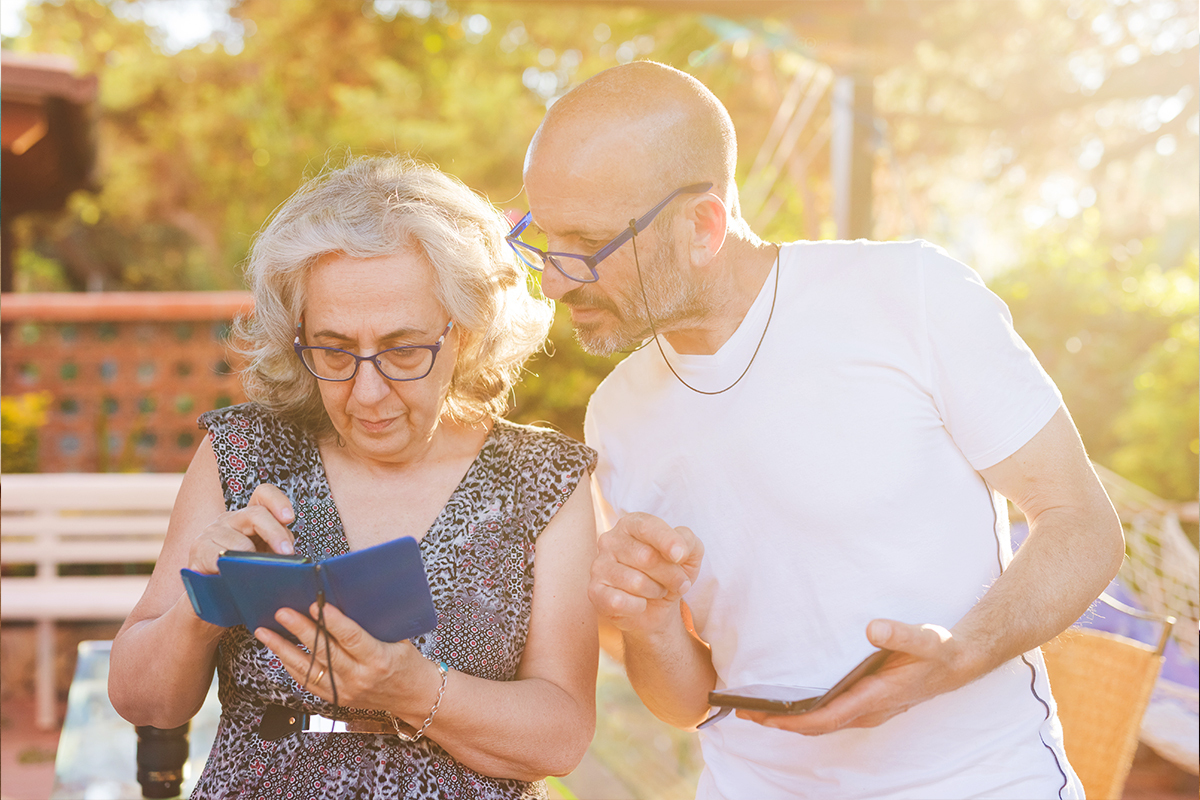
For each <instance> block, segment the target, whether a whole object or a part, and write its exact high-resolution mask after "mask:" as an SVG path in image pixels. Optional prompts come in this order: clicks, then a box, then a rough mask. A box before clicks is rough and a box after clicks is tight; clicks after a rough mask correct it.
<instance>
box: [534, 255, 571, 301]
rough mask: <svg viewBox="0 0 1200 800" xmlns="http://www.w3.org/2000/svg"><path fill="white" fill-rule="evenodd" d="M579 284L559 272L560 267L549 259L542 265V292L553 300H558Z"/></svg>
mask: <svg viewBox="0 0 1200 800" xmlns="http://www.w3.org/2000/svg"><path fill="white" fill-rule="evenodd" d="M578 285H579V284H578V283H576V282H575V281H573V280H571V279H570V278H568V277H567V276H566V275H563V274H562V273H561V272H559V270H558V267H556V266H554V265H553V264H551V263H550V262H549V261H547V262H545V264H544V265H543V266H542V294H543V295H545V296H546V297H549V298H550V299H551V300H558V299H560V298H561V297H562V296H563V295H564V294H566V293H567V292H569V291H571V290H572V289H574V288H575V287H576V286H578Z"/></svg>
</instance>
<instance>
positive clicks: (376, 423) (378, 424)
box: [355, 417, 396, 433]
mask: <svg viewBox="0 0 1200 800" xmlns="http://www.w3.org/2000/svg"><path fill="white" fill-rule="evenodd" d="M355 421H356V422H357V423H358V425H359V427H360V428H362V429H363V430H364V431H366V432H367V433H379V432H380V431H383V430H386V429H387V428H388V426H390V425H391V424H392V423H393V422H395V421H396V418H395V417H388V418H387V419H380V420H369V419H363V418H362V417H359V418H357V419H356V420H355Z"/></svg>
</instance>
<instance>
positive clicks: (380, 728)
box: [258, 704, 396, 742]
mask: <svg viewBox="0 0 1200 800" xmlns="http://www.w3.org/2000/svg"><path fill="white" fill-rule="evenodd" d="M395 732H396V731H395V728H394V727H393V726H392V724H391V723H390V722H388V721H385V720H378V719H350V720H346V719H337V720H335V719H330V718H329V717H323V716H321V715H320V714H306V713H304V712H303V711H299V710H296V709H292V708H288V707H287V706H281V705H278V704H272V705H269V706H267V707H266V709H264V711H263V717H262V722H261V723H259V726H258V736H259V738H260V739H262V740H263V741H265V742H273V741H275V740H276V739H282V738H283V737H285V736H291V735H292V734H293V733H370V734H381V733H382V734H389V733H390V734H395Z"/></svg>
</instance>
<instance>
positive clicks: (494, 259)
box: [237, 156, 553, 435]
mask: <svg viewBox="0 0 1200 800" xmlns="http://www.w3.org/2000/svg"><path fill="white" fill-rule="evenodd" d="M507 229H508V226H507V225H506V224H505V222H504V218H503V217H502V216H501V215H500V213H499V212H498V211H497V210H496V209H495V208H494V207H493V206H492V205H491V204H490V203H488V202H487V201H485V200H484V199H483V198H481V197H480V196H478V195H477V194H475V193H474V192H472V191H471V190H470V189H468V188H467V187H466V186H464V185H463V184H462V183H461V182H460V181H458V180H457V179H456V178H453V177H451V176H449V175H446V174H445V173H443V172H441V171H439V170H437V169H435V168H433V167H430V166H427V165H424V164H420V163H418V162H416V161H414V160H412V159H410V158H407V157H403V156H389V157H374V158H363V159H359V160H355V161H353V162H351V163H349V164H348V165H347V166H344V167H342V168H340V169H333V170H327V171H325V172H324V173H323V174H321V175H319V176H317V177H315V178H313V179H312V180H310V181H308V182H307V183H305V184H304V185H303V186H302V187H301V188H300V189H299V190H298V191H297V192H296V193H295V194H294V195H292V196H291V197H290V198H289V199H288V200H287V202H285V203H284V204H283V205H282V206H281V207H280V208H279V209H278V210H277V211H276V212H275V214H274V215H273V217H272V218H271V219H270V220H269V221H268V222H267V224H266V225H265V226H264V227H263V229H262V230H261V231H260V232H259V233H258V235H257V236H256V237H255V240H254V243H253V245H252V246H251V249H250V257H249V261H248V265H247V269H246V273H247V275H246V277H247V281H248V282H249V284H250V289H251V291H252V293H253V294H254V303H255V305H254V313H253V314H252V315H250V316H247V317H243V318H241V319H239V320H238V321H237V333H238V337H237V338H238V339H240V340H241V341H242V342H243V345H242V347H241V350H242V353H243V354H244V355H245V356H247V357H248V364H247V366H246V369H245V370H244V371H243V374H242V380H243V383H244V385H245V389H246V395H247V397H249V398H250V399H251V400H254V401H256V402H258V403H260V404H262V405H263V406H265V407H267V408H269V409H271V410H272V411H275V412H276V413H278V414H280V415H282V416H284V417H286V418H288V419H290V420H292V421H293V422H296V423H297V424H299V425H301V426H302V427H303V428H305V429H306V430H308V431H310V432H312V433H314V434H317V435H321V434H325V433H328V432H329V431H331V430H332V425H331V423H330V421H329V416H328V415H327V414H326V412H325V407H324V405H322V403H321V395H320V391H319V390H318V387H317V380H316V378H314V377H313V376H312V375H310V374H309V373H308V371H307V370H306V369H305V368H304V367H303V365H302V364H301V363H300V360H299V359H298V358H296V354H295V352H294V351H293V350H292V342H293V340H294V339H295V336H296V325H297V323H298V322H299V320H300V317H301V315H302V314H303V312H304V307H305V302H306V298H305V288H306V285H307V279H308V275H309V272H310V270H311V269H312V267H313V266H314V265H315V264H316V263H317V261H318V260H319V259H320V258H321V257H323V256H325V255H328V254H331V253H340V254H344V255H346V256H349V257H351V258H376V257H379V256H388V255H392V254H394V253H396V252H399V251H402V250H406V249H413V250H416V251H417V252H419V253H421V254H422V255H423V256H424V257H425V259H426V260H427V261H428V262H429V264H430V265H431V266H432V267H433V270H434V273H435V275H436V284H437V288H436V293H437V300H438V302H439V303H441V305H442V307H443V308H444V309H445V310H446V311H447V313H449V315H450V318H451V319H453V320H454V323H455V329H456V330H457V331H458V332H459V353H458V361H457V363H456V364H455V367H454V374H453V377H452V378H451V382H450V391H449V393H448V396H447V399H446V408H445V410H444V413H446V414H447V415H449V416H450V417H451V418H452V419H454V420H456V421H458V422H464V423H473V422H478V421H480V420H482V419H484V418H486V417H488V416H490V415H495V416H499V415H500V414H503V413H504V411H505V410H506V409H507V406H508V395H509V390H510V389H511V388H512V386H513V384H514V383H515V382H516V380H517V378H518V377H519V376H520V373H521V367H522V365H523V364H524V363H525V360H526V359H527V358H529V356H531V355H532V354H533V353H534V352H535V351H536V350H537V349H538V348H539V347H540V346H541V344H542V342H543V341H544V340H545V338H546V333H547V331H548V330H549V327H550V322H551V318H552V315H553V312H552V309H551V307H550V303H549V301H542V300H536V299H534V298H533V297H531V296H530V294H529V291H528V288H527V285H526V273H525V270H524V269H523V268H520V267H519V266H518V263H517V261H516V259H515V258H514V257H513V255H512V253H511V252H510V251H509V248H508V247H507V246H506V244H505V241H504V235H505V233H506V232H507ZM362 291H365V292H368V291H371V287H370V286H363V287H362Z"/></svg>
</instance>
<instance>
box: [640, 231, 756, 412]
mask: <svg viewBox="0 0 1200 800" xmlns="http://www.w3.org/2000/svg"><path fill="white" fill-rule="evenodd" d="M629 229H630V230H631V231H632V232H633V236H632V237H631V239H630V241H631V242H632V243H633V265H634V267H636V268H637V275H638V286H640V287H641V290H642V303H643V304H644V305H645V307H646V319H647V320H648V321H649V322H650V333H651V335H652V336H653V337H654V343H655V344H656V345H658V352H659V353H660V354H661V355H662V359H663V362H664V363H665V364H666V365H667V369H669V370H671V374H672V375H674V376H675V378H676V379H677V380H678V381H679V382H680V383H682V384H683V385H684V386H686V387H687V388H689V389H691V390H692V391H693V392H695V393H696V394H705V395H714V394H724V393H725V392H728V391H729V390H730V389H732V388H733V387H735V386H737V385H738V384H739V383H741V382H742V378H744V377H746V373H747V372H749V371H750V367H751V365H752V364H754V359H755V358H757V357H758V351H759V349H760V348H761V347H762V343H763V340H764V339H766V338H767V329H768V328H770V327H771V318H772V317H774V316H775V300H776V299H778V297H779V251H780V246H779V245H775V288H774V289H773V290H772V292H771V310H770V312H768V313H767V324H766V325H763V332H762V335H761V336H759V337H758V344H757V345H756V346H755V348H754V354H753V355H751V356H750V361H749V363H747V364H746V368H745V369H744V370H742V374H741V375H738V376H737V380H735V381H734V382H733V383H731V384H729V385H728V386H726V387H725V388H724V389H721V390H719V391H716V392H706V391H704V390H703V389H697V388H696V387H695V386H692V385H691V384H690V383H688V382H687V381H685V380H684V379H683V378H682V377H680V375H679V373H678V372H676V371H675V367H673V366H671V360H670V359H668V358H667V353H666V351H665V350H663V346H662V342H660V341H659V340H658V330H657V329H656V328H655V326H654V315H653V314H651V313H650V299H649V297H648V296H647V295H646V283H645V281H644V280H642V265H641V262H640V261H639V260H638V252H637V233H638V231H637V220H635V219H631V220H629Z"/></svg>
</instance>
